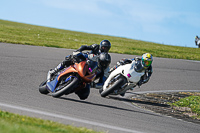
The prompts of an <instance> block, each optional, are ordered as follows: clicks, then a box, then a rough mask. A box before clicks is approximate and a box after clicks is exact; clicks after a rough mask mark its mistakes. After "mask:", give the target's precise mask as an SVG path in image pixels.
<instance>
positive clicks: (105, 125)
mask: <svg viewBox="0 0 200 133" xmlns="http://www.w3.org/2000/svg"><path fill="white" fill-rule="evenodd" d="M0 106H1V107H6V108H11V109H16V110H20V111H26V112H31V113H36V114H40V115H45V116H50V117H56V118H61V119H66V120H71V121H76V122H81V123H85V124H90V125H94V126H100V127H104V128H109V129H114V130H117V131H122V132H130V133H142V132H139V131H136V130H132V129H126V128H121V127H118V126H112V125H107V124H103V123H98V122H94V121H88V120H84V119H78V118H74V117H70V116H64V115H59V114H54V113H49V112H44V111H40V110H36V109H30V108H25V107H20V106H16V105H9V104H5V103H0Z"/></svg>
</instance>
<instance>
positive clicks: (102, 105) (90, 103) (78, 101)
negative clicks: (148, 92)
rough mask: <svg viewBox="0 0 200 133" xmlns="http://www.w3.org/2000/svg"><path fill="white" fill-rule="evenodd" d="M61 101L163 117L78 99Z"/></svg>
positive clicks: (64, 98)
mask: <svg viewBox="0 0 200 133" xmlns="http://www.w3.org/2000/svg"><path fill="white" fill-rule="evenodd" d="M59 99H63V100H68V101H73V102H77V103H84V104H89V105H95V106H100V107H104V108H105V107H106V108H110V109H116V110H122V111H130V112H137V113H141V114H148V115H153V116H158V117H162V116H161V115H158V114H153V113H148V112H142V111H135V110H131V109H125V108H119V107H115V106H112V105H104V104H98V103H92V102H87V101H82V100H76V99H72V98H66V97H60V98H59ZM124 101H126V102H131V101H129V100H128V99H127V100H124Z"/></svg>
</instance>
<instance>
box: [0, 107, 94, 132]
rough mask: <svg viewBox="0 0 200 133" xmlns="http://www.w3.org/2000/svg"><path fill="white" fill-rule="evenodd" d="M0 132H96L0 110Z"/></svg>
mask: <svg viewBox="0 0 200 133" xmlns="http://www.w3.org/2000/svg"><path fill="white" fill-rule="evenodd" d="M0 132H1V133H97V132H95V131H93V130H90V129H86V128H77V127H73V126H70V125H64V124H60V123H56V122H53V121H49V120H42V119H37V118H31V117H27V116H21V115H17V114H13V113H9V112H5V111H1V110H0Z"/></svg>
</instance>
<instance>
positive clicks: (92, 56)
mask: <svg viewBox="0 0 200 133" xmlns="http://www.w3.org/2000/svg"><path fill="white" fill-rule="evenodd" d="M88 59H90V60H92V61H98V56H97V55H95V54H88Z"/></svg>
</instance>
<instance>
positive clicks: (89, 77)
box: [58, 61, 96, 83]
mask: <svg viewBox="0 0 200 133" xmlns="http://www.w3.org/2000/svg"><path fill="white" fill-rule="evenodd" d="M73 72H75V73H78V74H79V76H80V77H81V78H82V79H83V81H84V82H87V83H89V82H92V81H93V80H94V79H95V77H96V74H95V73H93V74H92V73H91V72H90V71H89V69H88V65H87V64H86V61H82V62H80V63H75V64H74V65H71V66H70V67H68V68H66V69H65V70H64V72H63V73H61V74H60V75H59V77H58V80H59V78H60V77H62V76H63V75H66V74H68V73H73Z"/></svg>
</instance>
